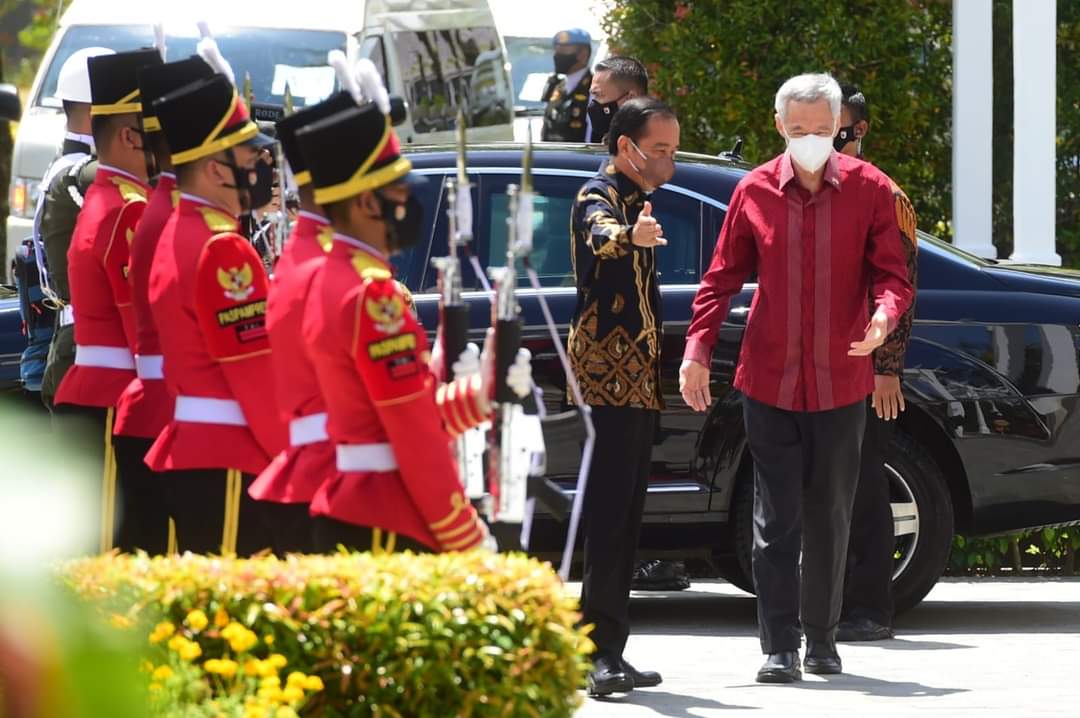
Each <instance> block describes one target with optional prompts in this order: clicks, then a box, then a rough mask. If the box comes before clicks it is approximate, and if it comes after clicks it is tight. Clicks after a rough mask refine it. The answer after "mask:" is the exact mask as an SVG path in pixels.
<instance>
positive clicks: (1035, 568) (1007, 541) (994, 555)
mask: <svg viewBox="0 0 1080 718" xmlns="http://www.w3.org/2000/svg"><path fill="white" fill-rule="evenodd" d="M1077 553H1080V526H1063V527H1055V528H1043V529H1036V530H1034V531H1028V532H1024V533H1019V534H1011V535H1008V536H992V537H989V538H967V537H965V536H954V537H953V547H952V553H951V554H950V556H949V564H948V569H947V572H948V574H949V575H952V576H965V575H972V574H975V575H1006V574H1009V575H1018V574H1024V573H1032V572H1035V573H1038V574H1060V575H1063V576H1075V575H1076V568H1077V566H1076V555H1077Z"/></svg>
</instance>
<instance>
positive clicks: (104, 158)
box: [54, 50, 161, 550]
mask: <svg viewBox="0 0 1080 718" xmlns="http://www.w3.org/2000/svg"><path fill="white" fill-rule="evenodd" d="M151 64H161V56H160V55H159V54H158V53H157V51H156V50H136V51H133V52H124V53H118V54H114V55H101V56H98V57H92V58H90V59H89V60H88V61H87V65H88V68H89V72H90V92H91V95H92V99H93V105H92V107H91V110H90V112H91V115H92V117H93V120H92V129H93V134H94V142H95V144H96V145H97V151H98V157H99V164H98V170H97V174H96V176H95V178H94V184H93V185H92V186H91V187H90V189H89V190H87V193H86V200H85V201H84V202H83V207H82V211H81V212H80V213H79V218H78V221H77V222H76V224H75V232H74V234H73V235H72V240H71V247H70V248H69V249H68V255H67V259H68V280H69V283H70V288H71V306H72V308H73V313H74V318H75V363H74V365H73V366H72V367H71V369H69V370H68V371H67V373H66V374H65V375H64V379H63V381H62V382H61V383H60V387H59V389H58V390H57V392H56V400H55V403H56V406H55V407H54V412H55V413H57V414H58V415H62V416H66V417H68V418H70V419H75V420H78V421H80V422H82V423H84V425H89V426H94V427H95V428H96V429H97V430H98V431H102V434H99V436H100V435H103V436H104V442H103V451H104V483H103V487H104V494H103V497H102V499H103V500H102V526H101V529H102V533H101V545H102V550H107V549H109V548H111V547H112V545H113V542H114V538H115V539H116V541H117V545H118V546H119V547H120V548H121V549H124V550H130V549H132V548H134V547H135V544H134V543H133V536H132V535H131V533H130V528H131V524H130V522H127V521H126V519H128V518H130V517H125V516H121V519H122V520H123V521H125V524H124V525H123V526H122V527H121V530H120V531H118V532H116V535H115V537H114V531H113V529H114V528H115V518H116V516H115V511H116V491H117V488H118V487H117V479H118V478H119V490H120V492H122V495H130V496H135V495H137V493H138V488H137V486H136V485H137V483H138V482H139V481H141V480H142V478H144V477H143V474H144V472H143V470H142V458H143V457H142V454H141V453H138V452H137V451H133V447H132V446H131V445H130V444H127V443H124V442H121V443H118V444H117V445H116V446H115V451H114V446H113V441H112V435H113V419H114V413H115V407H116V403H117V401H118V400H119V398H120V394H121V393H123V391H124V389H125V388H126V387H127V385H128V384H129V383H130V382H131V380H132V379H134V378H135V359H134V357H133V355H132V347H133V346H134V341H133V338H134V335H135V330H134V317H133V315H132V309H131V291H130V288H129V286H128V282H127V271H128V242H129V241H130V238H131V235H132V233H133V232H134V229H135V225H136V224H137V223H138V221H139V218H140V217H141V216H142V213H143V210H144V209H145V207H146V193H147V190H148V189H149V187H148V185H147V176H146V163H145V160H144V157H143V149H144V145H143V140H142V131H141V129H140V127H139V113H140V112H141V110H142V105H141V103H140V96H139V86H138V81H137V78H138V71H139V68H141V67H143V66H146V65H151ZM125 501H126V500H125ZM129 509H130V510H131V511H137V509H132V508H131V507H129Z"/></svg>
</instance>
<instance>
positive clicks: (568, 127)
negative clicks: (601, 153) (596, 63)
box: [540, 28, 592, 142]
mask: <svg viewBox="0 0 1080 718" xmlns="http://www.w3.org/2000/svg"><path fill="white" fill-rule="evenodd" d="M552 44H553V45H554V47H555V57H554V60H555V74H554V75H552V76H551V77H549V78H548V82H547V86H546V87H545V88H544V94H543V95H542V96H541V99H542V100H543V101H544V102H545V103H547V108H546V109H545V110H544V128H543V131H542V132H541V135H540V139H542V140H544V141H545V142H584V141H585V135H586V132H585V125H586V122H587V121H588V115H587V114H586V108H588V106H589V88H590V87H591V86H592V73H591V72H589V58H590V57H591V56H592V38H591V37H589V33H587V32H585V31H584V30H582V29H580V28H575V29H573V30H563V31H562V32H560V33H559V34H557V35H556V36H555V38H554V40H553V41H552Z"/></svg>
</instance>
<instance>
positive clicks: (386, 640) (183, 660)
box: [63, 552, 592, 718]
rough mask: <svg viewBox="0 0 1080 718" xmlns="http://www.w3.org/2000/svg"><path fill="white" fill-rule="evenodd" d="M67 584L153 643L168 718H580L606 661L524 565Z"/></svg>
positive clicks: (540, 568) (97, 575) (169, 561)
mask: <svg viewBox="0 0 1080 718" xmlns="http://www.w3.org/2000/svg"><path fill="white" fill-rule="evenodd" d="M63 575H64V577H65V579H66V581H67V582H68V584H69V585H70V586H71V587H72V588H73V589H74V590H75V592H76V593H77V594H78V595H80V596H82V597H83V598H85V599H87V600H89V601H92V602H94V603H95V604H96V605H98V606H99V607H100V609H101V610H102V611H104V612H105V613H107V614H108V615H109V616H110V617H111V620H112V622H113V624H114V625H116V626H118V627H129V628H128V630H136V631H145V632H146V633H147V635H148V636H149V637H150V641H149V643H148V650H149V652H150V653H149V656H148V659H149V663H148V664H146V665H145V669H146V672H147V674H148V675H149V679H148V680H149V681H150V684H151V690H152V692H153V693H154V694H155V695H156V696H157V698H156V700H155V709H156V711H157V714H158V715H170V716H171V715H176V716H180V715H184V716H188V715H204V714H205V715H229V716H233V715H236V716H244V717H245V718H247V717H248V716H252V717H253V716H256V715H262V716H266V717H267V718H271V717H272V716H277V718H285V716H289V715H292V714H293V713H292V711H296V710H299V712H301V713H303V714H305V715H318V716H328V717H334V716H350V717H351V716H369V715H370V716H409V717H419V716H440V717H443V716H451V715H454V716H457V715H460V716H537V717H540V716H552V717H555V716H570V715H571V714H572V713H573V712H574V710H575V709H576V708H577V706H578V704H579V702H580V694H579V691H578V689H579V688H580V687H581V686H582V685H584V679H585V674H586V671H587V670H588V659H587V655H588V654H589V653H590V652H591V650H592V643H591V641H590V640H589V639H588V638H587V636H586V635H585V634H586V630H585V629H583V628H579V627H578V626H577V625H576V624H577V621H578V619H579V616H578V613H577V600H576V599H574V598H572V597H569V596H567V595H566V593H565V591H564V588H563V585H562V584H561V582H560V581H559V579H558V577H557V576H556V575H555V574H554V573H553V572H552V571H551V569H550V567H549V566H548V565H547V564H543V563H540V562H538V561H536V560H534V559H530V558H526V557H524V556H520V555H501V554H487V553H481V552H471V553H465V554H445V555H436V556H414V555H411V554H392V555H380V556H373V555H370V554H354V555H347V554H341V555H335V556H294V557H290V558H288V559H287V560H278V559H275V558H273V557H266V558H257V559H250V560H243V559H223V558H215V557H205V556H196V555H191V554H187V555H184V556H182V557H170V558H160V557H159V558H153V559H151V558H148V557H146V556H134V557H133V556H116V555H109V556H103V557H96V558H89V559H84V560H80V561H76V562H73V563H71V564H68V565H67V566H65V567H64V569H63ZM163 667H164V668H163ZM294 672H296V673H298V674H299V675H298V676H297V677H295V678H294V679H293V682H292V683H289V682H288V680H287V679H286V676H287V675H290V674H292V673H294ZM279 674H280V677H279ZM290 686H291V687H293V688H298V689H300V692H299V693H298V692H297V691H296V690H293V691H291V692H287V688H289V687H290ZM275 710H276V711H277V712H276V713H275V712H274V711H275ZM260 711H261V712H260Z"/></svg>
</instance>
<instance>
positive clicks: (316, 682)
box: [304, 676, 326, 693]
mask: <svg viewBox="0 0 1080 718" xmlns="http://www.w3.org/2000/svg"><path fill="white" fill-rule="evenodd" d="M325 687H326V686H324V685H323V682H322V678H319V677H318V676H308V677H307V680H305V681H304V690H305V691H311V692H312V693H316V692H318V691H321V690H322V689H323V688H325Z"/></svg>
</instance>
